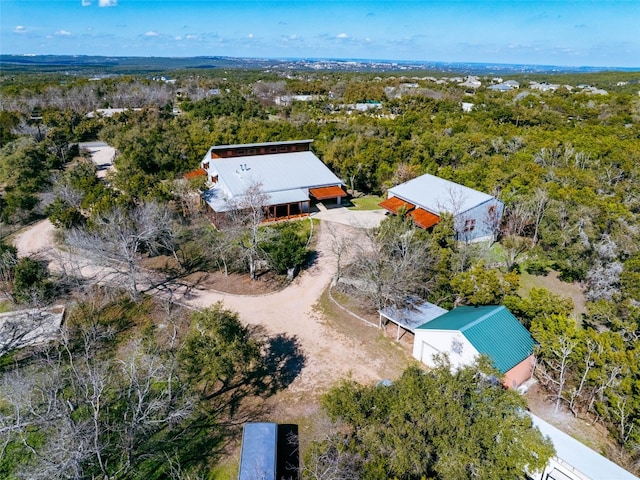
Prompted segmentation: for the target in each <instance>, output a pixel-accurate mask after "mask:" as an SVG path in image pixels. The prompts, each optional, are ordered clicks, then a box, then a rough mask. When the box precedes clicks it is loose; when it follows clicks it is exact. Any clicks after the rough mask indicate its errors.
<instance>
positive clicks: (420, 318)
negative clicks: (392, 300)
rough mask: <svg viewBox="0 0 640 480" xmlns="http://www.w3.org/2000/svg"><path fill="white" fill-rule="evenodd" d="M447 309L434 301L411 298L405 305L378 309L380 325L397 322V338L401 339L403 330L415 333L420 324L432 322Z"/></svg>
mask: <svg viewBox="0 0 640 480" xmlns="http://www.w3.org/2000/svg"><path fill="white" fill-rule="evenodd" d="M447 311H448V310H446V309H444V308H442V307H439V306H437V305H434V304H433V303H429V302H424V301H421V300H415V299H409V300H408V301H407V305H406V306H405V307H402V308H399V307H395V306H391V307H387V308H383V309H381V310H378V313H379V315H380V323H379V325H380V328H382V326H383V324H384V325H386V324H387V323H389V322H392V323H395V324H396V325H397V326H398V334H397V335H396V340H400V338H401V337H402V335H403V334H404V333H401V332H407V331H408V332H411V333H414V334H415V331H416V328H418V327H420V325H424V324H425V323H427V322H430V321H431V320H433V319H434V318H436V317H439V316H440V315H442V314H445V313H447Z"/></svg>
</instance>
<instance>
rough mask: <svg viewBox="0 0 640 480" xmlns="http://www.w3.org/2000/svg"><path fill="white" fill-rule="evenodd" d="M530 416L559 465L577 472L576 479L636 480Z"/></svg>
mask: <svg viewBox="0 0 640 480" xmlns="http://www.w3.org/2000/svg"><path fill="white" fill-rule="evenodd" d="M529 415H531V420H533V424H534V425H535V426H536V427H538V428H539V429H540V431H541V432H542V434H543V435H545V436H547V437H549V438H550V439H551V441H552V442H553V446H554V447H555V448H556V458H557V459H559V460H561V463H563V464H568V465H569V466H570V467H571V468H570V469H575V470H578V471H579V472H580V473H581V475H580V476H578V475H576V478H585V477H587V478H593V479H598V478H600V479H614V478H615V479H616V480H638V477H636V476H635V475H632V474H631V473H629V472H627V471H626V470H624V469H623V468H622V467H619V466H618V465H617V464H615V463H613V462H612V461H611V460H609V459H607V458H605V457H603V456H602V455H600V454H599V453H598V452H596V451H594V450H592V449H590V448H589V447H587V446H586V445H584V444H583V443H580V442H579V441H578V440H576V439H575V438H573V437H571V436H570V435H567V434H566V433H564V432H563V431H561V430H558V429H557V428H556V427H554V426H553V425H551V424H550V423H547V422H545V421H544V420H542V419H541V418H540V417H537V416H535V415H533V414H532V413H529Z"/></svg>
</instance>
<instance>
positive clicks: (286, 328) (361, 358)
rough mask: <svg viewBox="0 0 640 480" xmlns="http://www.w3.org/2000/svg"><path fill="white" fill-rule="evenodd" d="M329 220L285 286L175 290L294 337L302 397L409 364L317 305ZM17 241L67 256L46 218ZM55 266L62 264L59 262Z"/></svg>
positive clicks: (329, 270)
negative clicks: (333, 323)
mask: <svg viewBox="0 0 640 480" xmlns="http://www.w3.org/2000/svg"><path fill="white" fill-rule="evenodd" d="M327 222H328V220H323V222H322V224H321V228H319V234H318V242H317V246H316V251H317V253H318V255H317V258H316V261H315V263H314V265H313V266H311V267H310V268H309V269H307V270H305V271H303V272H302V273H301V274H300V275H299V276H298V278H296V279H295V280H294V282H293V283H292V284H291V285H289V286H288V287H287V288H285V289H284V290H281V291H279V292H275V293H272V294H268V295H262V296H241V295H232V294H225V293H220V292H215V291H209V290H202V289H197V288H196V289H190V290H189V291H188V293H187V292H185V289H184V288H182V289H178V290H176V291H175V292H174V294H173V299H174V300H175V301H178V302H180V303H184V304H187V305H189V306H193V307H197V308H204V307H207V306H210V305H212V304H213V303H215V302H218V301H221V302H223V303H224V305H225V307H227V308H230V309H232V310H234V311H236V312H238V313H239V315H240V318H241V319H242V320H243V321H244V322H246V323H247V324H253V325H261V326H263V327H264V328H265V330H266V331H267V332H268V333H269V334H274V335H276V334H286V335H287V336H289V337H295V338H296V339H297V341H298V342H299V347H300V349H301V350H302V353H303V355H304V356H305V364H304V367H303V369H302V371H301V373H300V374H299V375H298V377H297V378H296V379H295V380H294V381H293V383H292V384H291V385H290V386H289V388H288V390H287V391H288V392H289V393H290V394H293V395H294V396H295V397H296V398H298V399H299V400H300V401H302V402H303V403H305V402H308V401H310V400H311V401H313V399H315V398H317V394H319V393H322V392H324V391H326V389H327V388H328V387H329V386H330V385H332V384H334V383H335V382H336V381H337V380H338V379H340V378H344V377H345V376H347V375H351V377H352V378H353V379H354V380H357V381H361V382H365V383H371V382H375V381H377V380H379V379H381V378H388V377H390V376H393V373H394V372H396V371H398V368H400V367H401V366H402V365H405V364H406V362H407V356H408V355H407V354H406V353H405V352H403V351H402V350H400V349H398V351H397V353H396V354H395V355H396V356H397V362H395V364H394V365H392V364H390V362H388V361H387V360H384V359H381V358H380V357H379V356H378V355H376V352H375V345H370V344H367V343H366V342H365V341H363V340H362V339H361V338H359V337H358V335H357V334H354V335H353V336H349V337H347V336H346V335H343V334H341V333H339V332H337V331H336V330H335V329H334V328H331V327H330V326H329V325H327V323H326V319H324V318H323V314H322V313H320V312H318V311H316V310H314V306H315V305H316V303H317V302H318V299H319V298H320V297H321V295H322V294H323V292H324V291H325V290H326V288H327V286H328V284H329V283H330V281H331V279H332V276H333V274H334V272H335V267H336V265H335V258H334V255H333V254H332V253H331V242H332V241H333V239H334V237H333V236H332V235H331V234H330V233H329V232H328V228H322V226H323V225H326V223H327ZM331 224H332V226H333V229H334V230H336V231H338V232H339V233H340V234H341V235H349V236H351V237H357V236H358V235H361V234H362V230H360V229H356V228H353V227H350V226H347V225H344V224H340V223H334V222H331ZM15 243H16V246H17V248H18V251H19V253H20V255H28V254H34V253H35V254H39V255H41V256H43V257H45V258H48V259H49V260H52V261H53V262H54V263H58V262H61V260H60V259H61V258H63V257H62V256H61V255H59V254H58V255H57V256H56V255H55V254H54V252H56V251H58V250H57V249H56V248H55V245H54V228H53V226H52V225H51V223H50V222H48V221H46V220H45V221H43V222H40V223H38V224H36V225H34V226H33V227H32V228H30V229H29V230H27V231H25V232H24V233H23V234H21V235H20V236H19V237H17V239H16V242H15ZM58 252H59V251H58ZM67 258H69V256H67ZM75 261H76V262H77V260H75ZM83 263H84V262H83ZM56 267H58V268H59V265H56ZM65 268H69V267H65ZM86 270H89V271H90V270H91V269H90V268H89V269H87V268H86V264H85V267H84V269H83V275H84V274H85V271H86ZM93 270H94V272H92V273H91V276H92V277H93V278H96V277H95V270H97V269H93ZM76 271H77V270H76ZM102 278H103V279H104V277H102ZM158 294H159V295H161V294H162V293H160V292H159V293H158ZM363 325H364V324H363ZM358 328H360V326H358ZM362 328H367V327H362ZM369 328H371V327H369ZM385 358H386V357H385ZM391 363H394V362H391Z"/></svg>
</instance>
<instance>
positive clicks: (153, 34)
mask: <svg viewBox="0 0 640 480" xmlns="http://www.w3.org/2000/svg"><path fill="white" fill-rule="evenodd" d="M158 35H160V34H159V33H158V32H153V31H151V32H147V33H145V34H144V36H145V37H157V36H158Z"/></svg>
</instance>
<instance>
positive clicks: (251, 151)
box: [247, 148, 256, 155]
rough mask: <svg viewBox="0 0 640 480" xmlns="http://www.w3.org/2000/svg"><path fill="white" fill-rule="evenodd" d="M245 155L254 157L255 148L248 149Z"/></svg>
mask: <svg viewBox="0 0 640 480" xmlns="http://www.w3.org/2000/svg"><path fill="white" fill-rule="evenodd" d="M247 153H248V154H249V155H255V154H256V149H255V148H250V149H249V150H247Z"/></svg>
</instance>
